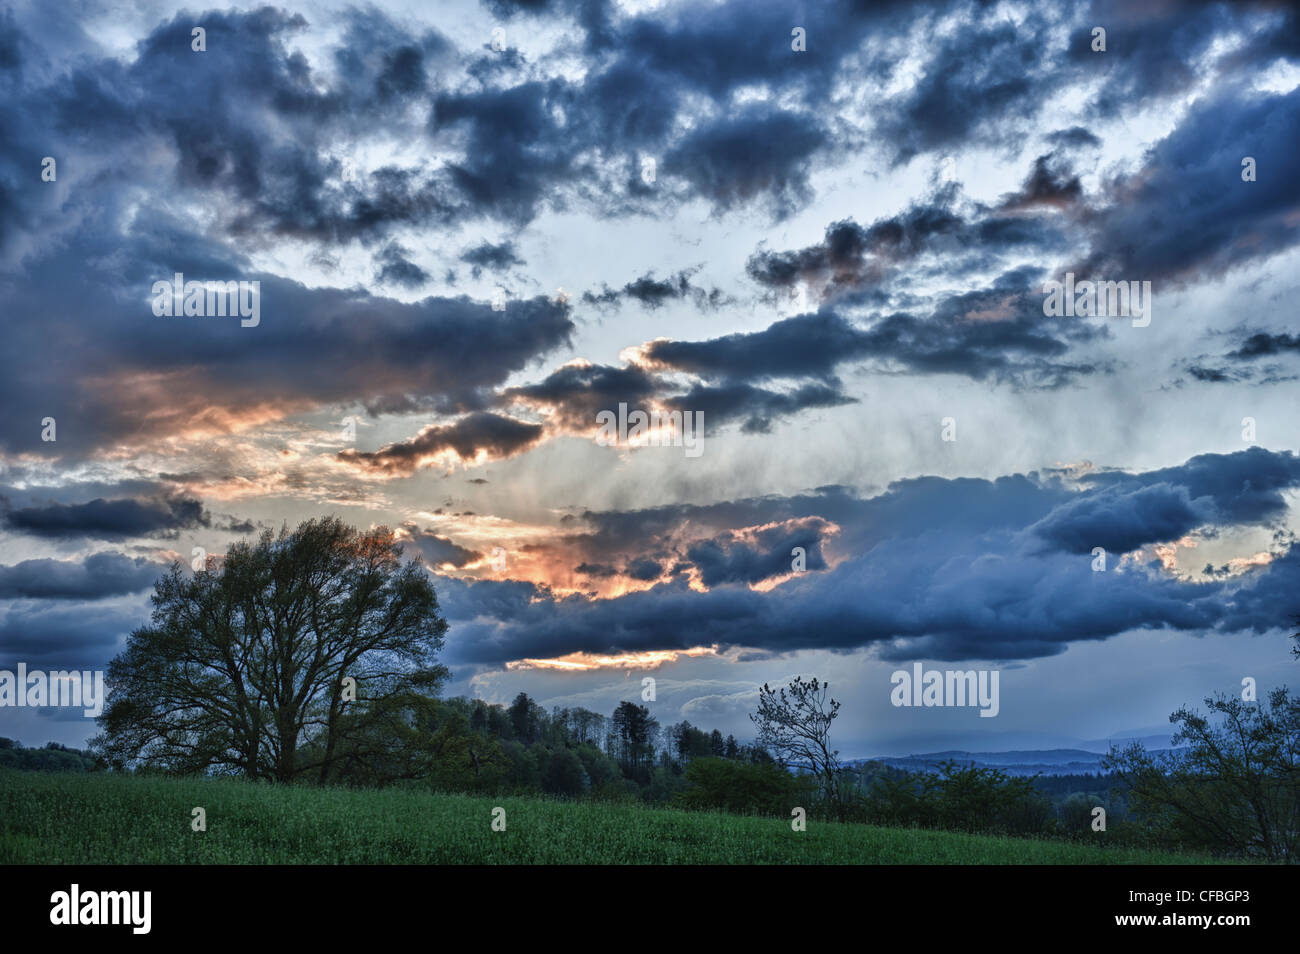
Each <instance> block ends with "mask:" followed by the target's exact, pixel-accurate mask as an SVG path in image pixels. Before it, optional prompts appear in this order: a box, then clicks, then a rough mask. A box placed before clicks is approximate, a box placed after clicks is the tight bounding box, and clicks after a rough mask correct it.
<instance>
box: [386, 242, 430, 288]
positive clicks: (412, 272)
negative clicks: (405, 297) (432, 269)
mask: <svg viewBox="0 0 1300 954" xmlns="http://www.w3.org/2000/svg"><path fill="white" fill-rule="evenodd" d="M409 254H410V250H409V249H407V248H406V247H404V246H402V245H399V244H398V243H396V242H390V243H389V244H388V245H386V246H384V248H383V250H382V251H381V252H380V253H379V254H378V255H376V256H375V264H376V265H378V266H379V273H378V274H377V275H376V276H375V281H377V282H378V283H379V284H381V285H390V284H391V285H400V286H402V287H403V288H419V287H420V286H421V285H424V284H426V283H427V282H428V281H429V273H428V272H426V271H425V270H424V269H423V268H421V267H420V266H419V265H416V264H415V263H414V262H412V261H411V260H410V259H408V258H407V256H408V255H409Z"/></svg>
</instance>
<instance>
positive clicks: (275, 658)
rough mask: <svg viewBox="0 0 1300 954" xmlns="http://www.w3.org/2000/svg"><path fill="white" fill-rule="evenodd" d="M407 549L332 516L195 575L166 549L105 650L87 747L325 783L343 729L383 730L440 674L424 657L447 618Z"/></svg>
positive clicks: (368, 737) (355, 734) (110, 754)
mask: <svg viewBox="0 0 1300 954" xmlns="http://www.w3.org/2000/svg"><path fill="white" fill-rule="evenodd" d="M401 553H402V549H401V547H400V546H399V545H398V544H397V543H396V542H395V540H394V538H393V535H392V534H391V533H390V532H389V531H388V530H387V529H386V528H383V527H380V528H378V529H376V530H371V531H369V532H367V533H361V532H359V531H357V530H356V529H354V528H352V527H348V526H346V525H344V524H343V523H342V522H341V521H339V520H338V519H336V518H333V517H327V518H324V519H319V520H309V521H307V522H305V523H302V524H300V525H299V526H298V528H297V529H296V530H294V531H293V532H292V533H290V532H289V531H288V530H287V529H281V531H280V533H279V535H278V536H275V535H272V533H271V531H269V530H268V531H266V532H265V533H263V534H262V536H261V538H260V539H259V540H258V541H257V542H256V543H254V544H250V543H247V542H241V543H236V544H235V545H233V546H232V547H231V548H230V550H229V552H228V553H227V554H226V557H225V559H224V561H222V562H221V564H220V566H219V567H218V566H217V564H216V561H215V560H212V559H209V561H208V565H207V566H206V567H205V569H203V570H200V571H198V572H196V573H194V574H193V575H192V576H191V575H189V574H187V573H186V572H185V571H184V570H183V569H182V567H181V565H180V564H179V563H174V564H173V565H172V567H171V569H170V570H169V572H168V573H167V574H166V575H165V576H163V577H162V578H161V579H160V580H159V581H158V582H157V584H156V585H155V592H154V595H153V605H154V610H153V618H152V622H151V624H150V625H148V626H145V627H142V628H140V629H138V630H136V631H135V632H134V633H132V634H131V636H130V637H129V639H128V640H127V645H126V649H125V650H124V651H123V652H122V653H121V655H119V656H118V657H117V658H116V659H114V660H113V662H112V663H111V664H110V666H109V675H108V683H109V685H110V686H111V690H110V693H109V698H108V704H107V707H106V708H105V711H104V714H103V715H102V716H101V717H100V726H101V728H102V730H103V731H102V733H101V734H100V735H99V736H97V738H96V740H95V741H96V745H97V747H98V748H99V750H100V751H102V752H103V753H104V755H105V756H106V757H107V759H108V760H109V761H110V763H111V764H117V765H131V764H138V765H150V766H155V767H159V768H162V769H166V770H170V771H177V772H201V771H206V770H212V769H217V770H224V771H237V772H241V773H243V774H244V775H246V776H248V777H249V778H270V779H274V780H277V781H282V782H287V781H289V780H290V779H293V778H295V777H297V776H298V775H300V774H301V773H304V772H307V771H312V770H314V771H316V772H318V773H319V775H318V777H319V780H320V781H321V782H322V783H323V782H325V781H326V780H327V778H328V776H329V771H330V768H331V766H332V765H333V764H334V763H335V761H336V760H337V759H338V758H339V757H340V755H341V752H340V750H339V746H340V742H341V741H342V737H343V736H344V735H349V736H350V737H351V738H352V739H353V740H355V743H356V745H357V746H359V747H364V746H373V745H380V746H382V745H384V744H386V743H385V737H386V736H388V735H389V733H382V734H375V733H367V732H365V731H364V728H365V724H366V721H367V717H368V716H369V715H372V714H373V715H375V716H376V717H378V718H383V719H394V718H398V712H399V710H405V709H407V708H409V706H408V703H409V704H410V705H417V706H418V705H419V704H420V700H421V699H426V700H427V699H429V698H431V697H432V696H433V695H434V694H436V691H437V689H438V687H439V685H440V684H441V682H442V681H443V680H444V679H445V677H446V675H447V670H446V668H445V667H443V666H441V665H437V664H435V662H434V657H435V654H436V653H437V652H438V650H439V649H441V647H442V644H443V634H444V633H445V632H446V630H447V623H446V621H445V620H444V619H443V618H442V617H441V616H440V615H439V614H438V601H437V598H436V597H435V595H434V591H433V586H432V584H431V583H430V582H429V576H428V573H427V571H425V569H424V568H423V567H422V566H420V565H419V564H418V563H405V564H403V563H402V562H401V559H400V558H401ZM345 680H355V690H356V700H355V702H353V701H349V697H350V694H351V689H352V688H353V683H352V682H348V683H346V685H345ZM399 721H400V719H399ZM407 721H409V720H407ZM344 727H346V729H347V731H346V732H344V731H342V730H343V729H344ZM304 749H309V750H310V751H311V756H310V760H309V761H305V762H304V761H303V760H301V759H300V758H299V755H300V752H301V751H303V750H304ZM352 754H353V755H362V754H364V753H362V752H360V751H354V752H353V753H352Z"/></svg>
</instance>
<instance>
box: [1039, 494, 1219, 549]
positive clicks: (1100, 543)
mask: <svg viewBox="0 0 1300 954" xmlns="http://www.w3.org/2000/svg"><path fill="white" fill-rule="evenodd" d="M1210 516H1211V514H1209V513H1206V512H1205V511H1204V509H1201V510H1198V509H1197V508H1196V507H1195V506H1193V503H1192V500H1191V497H1190V496H1189V494H1188V491H1187V488H1186V487H1176V486H1173V485H1171V484H1163V483H1162V484H1152V485H1150V486H1146V487H1138V488H1136V489H1133V490H1124V489H1121V488H1117V487H1109V488H1106V489H1105V490H1103V491H1100V492H1098V493H1095V494H1089V495H1087V496H1084V497H1081V498H1079V499H1078V500H1071V501H1070V502H1069V503H1067V504H1063V505H1061V506H1060V507H1057V508H1056V509H1054V510H1053V511H1052V512H1051V513H1050V514H1048V515H1047V516H1046V517H1044V518H1043V519H1042V520H1040V521H1038V523H1036V524H1034V525H1033V526H1031V527H1030V528H1029V529H1030V531H1031V532H1033V533H1037V534H1038V535H1039V536H1041V537H1042V538H1043V539H1044V540H1046V541H1047V542H1048V543H1050V544H1051V545H1052V546H1054V547H1055V548H1056V549H1059V550H1064V551H1065V552H1067V553H1089V552H1091V551H1092V549H1093V548H1094V547H1103V548H1104V549H1105V550H1106V551H1107V552H1109V553H1127V552H1129V551H1130V550H1136V549H1137V548H1138V547H1140V546H1142V545H1144V544H1147V543H1153V542H1163V541H1166V540H1176V539H1178V538H1179V537H1181V536H1182V535H1183V534H1185V533H1187V532H1188V531H1189V530H1192V529H1193V528H1195V527H1198V526H1200V525H1202V524H1204V523H1206V522H1207V521H1208V519H1209V518H1210Z"/></svg>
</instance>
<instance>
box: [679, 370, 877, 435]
mask: <svg viewBox="0 0 1300 954" xmlns="http://www.w3.org/2000/svg"><path fill="white" fill-rule="evenodd" d="M665 403H666V404H667V406H668V407H669V408H670V409H671V410H675V411H682V412H684V413H693V412H695V411H700V412H702V413H703V414H704V420H705V421H706V422H707V426H709V427H718V426H720V425H726V424H731V423H734V422H736V421H740V422H741V430H742V431H743V432H744V433H746V434H766V433H767V432H768V431H769V430H771V427H772V424H773V422H774V421H775V420H776V419H778V418H783V417H790V416H792V415H795V414H798V413H799V412H800V411H805V410H808V409H810V408H823V407H840V406H841V405H844V404H855V403H857V398H854V397H850V396H849V395H847V394H845V393H844V392H843V391H842V390H841V389H840V387H839V383H838V382H834V384H821V383H811V384H804V385H801V386H800V387H798V388H795V389H794V390H792V391H773V390H770V389H768V388H760V387H757V386H755V385H752V384H742V383H728V384H721V385H708V384H697V385H695V386H694V387H692V388H691V389H690V390H689V391H687V392H686V393H684V394H681V395H678V396H675V397H671V398H669V399H668V400H667V401H666V402H665Z"/></svg>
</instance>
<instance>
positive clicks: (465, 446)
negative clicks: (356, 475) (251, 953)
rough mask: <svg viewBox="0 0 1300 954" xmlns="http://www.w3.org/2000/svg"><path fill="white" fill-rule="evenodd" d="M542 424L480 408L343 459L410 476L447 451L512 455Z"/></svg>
mask: <svg viewBox="0 0 1300 954" xmlns="http://www.w3.org/2000/svg"><path fill="white" fill-rule="evenodd" d="M542 433H543V428H542V426H541V425H540V424H530V423H528V422H527V421H519V420H515V419H514V418H511V417H503V416H502V415H500V414H491V413H488V412H486V411H476V412H474V413H472V414H467V415H466V416H465V417H463V418H461V419H460V420H458V421H455V422H453V423H451V424H434V425H431V426H429V427H426V428H425V429H424V430H422V431H420V433H419V434H417V435H416V436H415V437H412V438H411V439H410V440H407V441H399V442H398V443H395V444H388V445H386V446H384V447H382V448H380V449H379V450H377V451H356V450H345V451H342V452H340V453H339V455H338V457H339V460H342V461H346V462H348V463H351V464H356V465H357V466H359V467H362V468H364V469H367V470H375V471H381V472H384V473H388V474H391V475H393V476H409V475H410V474H413V473H415V471H416V470H418V469H419V468H420V467H421V466H422V465H423V464H424V462H425V461H426V460H427V459H429V458H432V457H435V456H436V455H439V454H442V453H444V452H446V451H451V452H453V453H454V454H456V456H457V457H459V458H460V459H461V460H462V461H473V460H475V459H476V458H477V457H478V455H479V454H480V453H483V454H485V455H486V456H487V458H488V459H491V460H497V459H501V458H505V457H512V456H514V455H515V454H518V453H521V452H522V451H525V450H528V448H530V447H532V446H533V445H534V444H536V443H537V442H538V441H540V440H541V439H542Z"/></svg>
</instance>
